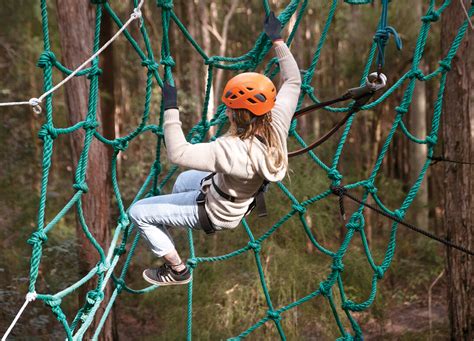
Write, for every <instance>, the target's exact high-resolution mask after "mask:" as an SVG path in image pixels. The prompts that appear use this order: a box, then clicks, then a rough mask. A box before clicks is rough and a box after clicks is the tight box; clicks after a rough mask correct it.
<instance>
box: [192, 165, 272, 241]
mask: <svg viewBox="0 0 474 341" xmlns="http://www.w3.org/2000/svg"><path fill="white" fill-rule="evenodd" d="M216 174H217V173H211V174H209V175H208V176H206V177H205V178H203V179H202V180H201V186H203V185H206V182H207V183H209V181H210V184H209V185H211V186H212V187H213V188H214V190H215V191H216V192H217V194H219V195H220V196H221V197H222V198H224V199H225V200H228V201H230V202H235V201H236V200H237V198H236V197H234V196H232V195H230V194H228V193H226V192H224V191H223V190H222V189H221V188H219V186H217V184H216V182H215V181H214V175H216ZM269 184H270V182H269V181H267V180H264V181H263V183H262V185H261V186H260V187H259V188H258V190H257V191H256V192H255V194H254V195H253V198H254V200H253V201H252V202H251V203H250V205H249V208H248V210H247V212H246V213H245V216H247V215H249V214H250V213H251V212H252V211H253V210H254V209H255V208H256V209H257V214H258V216H259V217H265V216H267V214H268V213H267V205H266V203H265V192H267V190H268V185H269ZM196 203H197V205H198V216H199V223H200V225H201V227H202V229H203V230H204V232H206V233H207V234H212V233H214V232H215V231H216V229H215V228H214V225H213V224H212V222H211V220H210V219H209V216H208V214H207V211H206V193H205V192H203V191H202V190H201V191H200V193H199V195H198V196H197V198H196Z"/></svg>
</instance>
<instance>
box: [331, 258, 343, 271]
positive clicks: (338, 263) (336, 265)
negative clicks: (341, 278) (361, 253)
mask: <svg viewBox="0 0 474 341" xmlns="http://www.w3.org/2000/svg"><path fill="white" fill-rule="evenodd" d="M331 269H333V270H334V271H337V272H343V271H344V264H343V263H342V259H341V257H335V258H334V259H333V262H332V265H331Z"/></svg>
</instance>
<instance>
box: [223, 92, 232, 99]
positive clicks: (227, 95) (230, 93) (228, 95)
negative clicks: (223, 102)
mask: <svg viewBox="0 0 474 341" xmlns="http://www.w3.org/2000/svg"><path fill="white" fill-rule="evenodd" d="M230 95H232V91H227V92H226V93H225V96H224V97H225V98H229V97H230Z"/></svg>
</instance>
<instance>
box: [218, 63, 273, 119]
mask: <svg viewBox="0 0 474 341" xmlns="http://www.w3.org/2000/svg"><path fill="white" fill-rule="evenodd" d="M275 98H276V89H275V85H273V82H272V81H271V80H270V78H268V77H266V76H264V75H261V74H259V73H256V72H244V73H241V74H240V75H237V76H235V77H233V78H232V79H230V80H229V81H228V82H227V84H226V86H225V88H224V92H223V94H222V102H224V103H225V105H227V106H228V107H229V108H232V109H247V110H249V111H250V112H251V113H252V114H254V115H256V116H261V115H264V114H266V113H267V112H269V111H270V110H271V109H272V108H273V106H274V105H275Z"/></svg>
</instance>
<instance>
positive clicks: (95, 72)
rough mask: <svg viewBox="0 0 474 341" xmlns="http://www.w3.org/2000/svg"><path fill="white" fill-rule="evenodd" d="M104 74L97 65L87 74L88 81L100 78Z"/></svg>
mask: <svg viewBox="0 0 474 341" xmlns="http://www.w3.org/2000/svg"><path fill="white" fill-rule="evenodd" d="M101 74H102V69H101V68H100V67H98V66H97V65H95V64H94V65H93V66H92V67H91V68H90V71H89V72H88V74H87V79H92V78H94V77H95V76H100V75H101Z"/></svg>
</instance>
